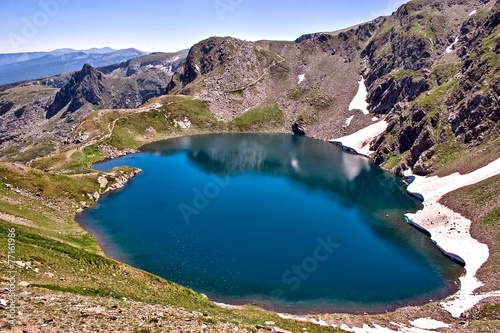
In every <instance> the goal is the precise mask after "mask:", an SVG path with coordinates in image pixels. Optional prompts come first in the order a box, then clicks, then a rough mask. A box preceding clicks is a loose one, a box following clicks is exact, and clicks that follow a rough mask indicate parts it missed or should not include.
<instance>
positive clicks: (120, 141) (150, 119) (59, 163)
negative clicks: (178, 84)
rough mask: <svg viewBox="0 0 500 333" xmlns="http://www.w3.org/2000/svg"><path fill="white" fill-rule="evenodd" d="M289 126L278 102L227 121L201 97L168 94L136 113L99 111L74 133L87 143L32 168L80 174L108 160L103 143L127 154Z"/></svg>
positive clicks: (55, 154) (69, 147) (63, 151)
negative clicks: (181, 139) (162, 143)
mask: <svg viewBox="0 0 500 333" xmlns="http://www.w3.org/2000/svg"><path fill="white" fill-rule="evenodd" d="M155 104H156V105H155ZM158 104H161V106H159V105H158ZM153 106H156V107H155V108H153ZM186 120H188V121H189V123H190V126H189V128H181V126H180V125H179V122H185V121H186ZM284 122H285V115H284V113H283V111H282V110H280V109H279V107H278V106H277V104H276V101H275V100H273V99H269V100H267V101H266V102H265V103H264V104H262V105H261V106H259V107H257V108H255V109H251V110H249V111H247V112H246V113H245V114H243V115H242V116H241V117H237V118H235V119H234V120H232V121H231V122H228V123H224V122H221V121H218V120H217V119H216V118H215V117H214V116H213V115H212V113H211V112H210V109H209V107H208V105H207V104H206V103H204V102H202V101H200V100H198V99H193V98H192V97H186V96H163V97H160V98H156V99H153V100H151V101H150V102H148V103H146V104H145V105H144V106H143V107H141V108H139V109H136V110H99V111H94V112H92V113H90V114H89V115H87V116H86V117H85V119H84V120H83V121H82V123H81V124H80V125H79V126H78V127H77V128H76V129H75V130H74V131H73V134H72V135H73V137H77V136H79V135H80V136H81V135H83V134H87V135H88V137H87V139H86V140H85V143H82V144H77V145H70V146H68V147H67V148H64V149H63V150H62V151H58V152H56V153H54V154H51V155H48V156H46V157H43V158H40V159H36V160H34V161H32V162H31V164H30V165H31V166H32V167H34V168H37V169H40V170H47V169H50V170H52V171H56V170H57V171H61V170H80V169H83V168H88V167H90V166H91V165H92V163H95V162H97V161H100V160H103V159H105V158H106V155H105V153H104V152H103V145H106V146H111V147H113V148H116V149H118V150H124V149H128V148H136V147H139V146H141V145H143V144H145V143H148V142H152V141H157V140H162V139H168V138H171V137H175V136H182V135H196V134H203V133H226V132H269V131H274V132H280V131H283V130H284ZM113 124H114V125H113Z"/></svg>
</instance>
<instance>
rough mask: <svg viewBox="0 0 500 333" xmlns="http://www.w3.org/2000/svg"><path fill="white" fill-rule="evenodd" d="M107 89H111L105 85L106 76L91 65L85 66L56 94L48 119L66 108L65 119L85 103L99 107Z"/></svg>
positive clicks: (48, 112) (49, 109)
mask: <svg viewBox="0 0 500 333" xmlns="http://www.w3.org/2000/svg"><path fill="white" fill-rule="evenodd" d="M107 88H109V87H108V85H107V84H106V83H105V80H104V74H102V73H101V72H99V71H98V70H97V69H95V68H94V67H92V66H91V65H89V64H85V65H83V68H82V69H81V70H80V71H77V72H76V73H75V74H73V76H72V77H71V79H70V80H69V82H68V83H67V84H66V85H65V86H64V87H62V88H61V90H60V91H59V92H58V93H57V94H56V96H55V98H54V102H53V103H52V104H51V105H50V106H49V108H48V110H47V115H46V117H47V118H52V117H53V116H55V115H56V114H57V113H59V111H61V110H62V109H63V108H65V107H66V106H67V109H66V110H65V112H64V113H63V115H62V117H63V118H64V117H66V116H67V115H69V114H71V113H73V112H75V111H77V110H78V109H80V108H81V107H82V106H83V105H85V103H91V104H94V105H97V104H99V103H100V102H101V101H102V97H101V95H102V93H103V92H104V91H106V90H107Z"/></svg>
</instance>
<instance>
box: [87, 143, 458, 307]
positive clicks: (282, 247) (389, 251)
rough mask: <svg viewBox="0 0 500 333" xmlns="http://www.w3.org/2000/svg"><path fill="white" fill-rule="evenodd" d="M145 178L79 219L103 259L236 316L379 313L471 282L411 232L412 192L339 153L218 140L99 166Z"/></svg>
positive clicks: (145, 151) (151, 149)
mask: <svg viewBox="0 0 500 333" xmlns="http://www.w3.org/2000/svg"><path fill="white" fill-rule="evenodd" d="M119 165H128V166H133V167H138V168H140V169H142V170H143V172H142V173H141V174H139V175H138V176H137V177H136V178H134V179H133V180H132V181H131V182H130V183H129V184H127V185H126V186H125V187H124V188H123V189H121V190H120V191H117V192H114V193H110V194H107V195H105V196H103V197H102V198H101V199H100V200H99V202H98V203H97V204H96V205H95V206H94V207H92V208H90V209H88V210H86V211H85V212H83V213H81V214H80V215H79V216H78V217H77V220H78V222H79V223H80V225H81V226H82V227H83V228H85V229H86V230H88V231H89V232H91V233H93V234H94V235H96V237H97V239H98V241H99V243H100V245H101V246H102V247H103V249H104V251H105V252H106V254H107V255H108V256H110V257H112V258H115V259H118V260H120V261H123V262H126V263H128V264H130V265H132V266H135V267H138V268H141V269H144V270H146V271H148V272H151V273H154V274H156V275H159V276H161V277H164V278H166V279H168V280H171V281H174V282H177V283H179V284H181V285H183V286H186V287H189V288H192V289H193V290H195V291H197V292H202V293H205V294H207V295H208V296H209V297H210V298H211V299H212V300H216V301H221V302H225V303H230V304H256V305H259V306H262V307H264V308H267V309H270V310H274V311H279V312H289V313H317V312H333V311H341V312H353V313H358V312H380V311H384V310H390V309H393V308H395V307H399V306H404V305H407V304H418V303H424V302H427V301H429V300H430V299H434V300H436V299H440V298H443V297H445V296H447V295H449V294H451V293H453V292H454V291H456V290H457V289H458V285H457V278H458V277H459V276H460V275H461V274H462V272H463V268H462V267H461V266H459V265H457V264H455V263H453V262H451V261H450V260H448V259H446V258H445V257H444V256H443V255H442V254H441V252H439V250H438V249H437V248H436V247H435V246H434V244H432V242H431V241H430V239H429V237H428V236H426V235H425V234H423V233H421V232H420V231H418V230H416V229H415V228H413V227H412V226H410V225H408V224H407V223H406V222H405V219H404V214H405V213H407V212H415V211H416V210H418V209H419V208H420V207H421V203H420V202H418V201H417V200H415V199H414V198H412V197H410V196H408V195H407V194H406V184H405V183H404V182H403V180H401V179H399V178H397V177H395V176H393V175H392V174H390V173H388V172H386V171H384V170H382V169H380V168H378V167H376V166H374V165H373V164H372V163H370V162H369V160H368V159H366V158H364V157H361V156H356V155H352V154H349V153H346V152H343V151H342V150H341V149H340V148H338V147H337V146H335V145H332V144H330V143H328V142H323V141H319V140H314V139H311V138H306V137H298V136H290V135H278V134H211V135H200V136H193V137H182V138H175V139H170V140H166V141H162V142H157V143H153V144H150V145H147V146H144V147H143V148H141V153H139V154H133V155H128V156H125V157H122V158H119V159H115V160H112V161H109V162H105V163H101V164H98V165H95V166H94V168H95V169H98V170H109V169H111V168H113V167H115V166H119Z"/></svg>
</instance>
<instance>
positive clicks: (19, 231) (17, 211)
mask: <svg viewBox="0 0 500 333" xmlns="http://www.w3.org/2000/svg"><path fill="white" fill-rule="evenodd" d="M167 99H168V101H163V102H164V105H163V106H162V107H159V108H157V109H150V110H148V109H146V110H145V111H144V112H137V113H126V112H125V113H122V112H119V111H110V112H104V111H102V110H101V111H96V112H93V113H92V114H91V115H89V116H88V117H87V123H85V121H84V122H83V123H82V124H81V125H80V126H79V127H78V128H77V131H79V132H85V131H86V130H89V131H90V130H96V129H97V131H96V132H97V133H100V134H99V135H95V134H96V133H92V134H93V135H95V137H92V138H91V139H95V140H94V143H93V144H90V145H87V146H86V145H84V144H80V145H79V146H78V147H76V148H77V149H75V148H74V147H73V148H72V149H68V150H66V151H62V152H59V153H56V154H52V155H50V156H48V157H46V158H42V159H38V160H35V161H33V162H32V165H33V166H36V167H37V168H39V169H45V168H51V167H54V166H57V168H56V169H57V170H65V169H66V170H73V169H78V168H82V167H87V166H89V165H90V164H91V163H92V162H94V161H96V160H100V159H103V158H104V157H105V156H104V155H103V154H102V151H101V149H100V145H101V144H103V143H106V144H109V145H111V146H114V147H116V148H118V149H124V148H129V147H136V146H139V145H141V144H143V143H146V142H149V141H152V140H158V139H163V138H168V137H171V136H174V135H186V134H197V133H203V132H207V131H232V130H234V131H246V130H257V129H258V128H260V126H261V125H262V123H263V122H266V123H270V124H272V125H271V126H269V127H268V128H279V126H280V125H281V124H282V123H283V112H282V111H281V110H279V109H278V108H277V106H276V104H275V102H274V101H269V102H268V103H266V104H265V105H263V106H262V107H260V108H257V109H254V110H250V111H249V112H248V113H247V114H246V115H243V116H242V117H241V118H239V119H238V120H236V121H235V122H234V123H233V124H230V125H228V124H224V123H221V122H218V121H217V120H216V119H215V118H214V117H213V116H212V115H211V114H210V112H209V110H208V107H207V106H206V105H205V104H204V103H203V102H201V101H199V100H194V99H192V98H189V97H188V98H185V97H167ZM150 104H151V103H150ZM99 112H100V115H101V116H100V117H98V116H97V113H99ZM185 117H187V118H188V119H189V120H190V121H191V124H192V125H191V127H190V128H189V129H181V128H179V127H176V126H175V124H174V121H173V119H176V120H184V119H185ZM96 120H98V121H96ZM115 120H116V125H115V127H114V128H113V130H112V132H111V133H107V134H109V136H108V137H107V138H104V139H102V138H103V137H106V135H103V132H106V130H109V127H108V126H107V124H109V123H110V122H113V121H115ZM151 129H153V130H151ZM99 139H102V140H99ZM91 141H92V140H91ZM39 169H35V168H31V167H26V166H23V165H18V164H12V163H7V162H5V163H1V164H0V179H2V185H3V186H0V214H2V215H0V234H1V237H0V247H1V248H6V247H7V229H9V228H12V227H14V228H16V253H17V256H18V257H17V258H16V260H21V261H23V262H31V267H32V268H33V269H34V268H37V269H38V272H35V271H34V270H33V269H20V270H19V271H20V277H19V278H20V280H23V281H28V282H29V283H30V284H31V285H32V286H33V287H39V288H45V289H50V290H54V291H63V292H70V293H75V294H80V295H85V296H95V297H111V298H115V299H121V298H122V297H126V298H127V299H130V300H135V301H140V302H146V303H149V304H161V305H169V306H174V307H183V308H185V309H188V310H197V311H202V312H203V313H206V314H208V315H209V316H210V317H212V318H213V320H214V321H215V322H218V321H221V322H228V323H229V322H236V323H237V324H238V325H239V326H240V327H243V328H247V329H248V330H256V329H257V328H259V325H262V324H263V323H264V322H265V321H274V322H275V323H276V325H277V326H279V327H281V328H284V329H288V330H292V331H301V330H302V328H304V327H305V328H307V330H308V331H309V332H326V331H333V329H326V328H322V327H320V326H318V325H313V324H305V323H297V322H294V321H289V320H283V319H281V318H279V317H278V316H276V315H275V314H272V313H269V312H266V311H263V310H260V309H256V308H253V307H247V308H246V309H245V310H229V309H222V308H220V307H217V306H215V305H214V304H213V303H211V302H210V301H208V300H206V299H205V298H203V297H202V296H200V295H198V294H196V293H194V292H192V291H191V290H189V289H186V288H184V287H181V286H179V285H177V284H175V283H172V282H169V281H166V280H164V279H161V278H159V277H156V276H154V275H152V274H149V273H146V272H144V271H141V270H138V269H135V268H132V267H130V266H128V265H125V264H122V263H119V262H116V261H114V260H111V259H108V258H106V257H105V256H104V255H103V253H102V251H101V250H100V248H99V246H98V245H97V242H96V240H95V238H94V237H93V236H92V235H90V234H89V233H87V232H85V231H83V230H82V229H81V228H80V227H79V226H78V224H77V223H76V222H75V220H74V216H75V214H76V212H77V209H78V208H80V207H83V206H88V205H91V204H92V203H93V202H94V201H95V199H93V198H90V196H89V194H92V193H95V192H99V193H101V192H102V191H103V190H104V188H103V189H101V188H100V187H99V184H98V182H97V179H98V177H99V176H100V175H103V174H105V173H102V172H97V171H93V170H89V171H82V172H77V173H72V174H60V175H56V174H53V173H49V172H44V171H41V170H39ZM131 170H132V169H131V168H127V167H122V168H118V169H116V170H113V171H114V172H115V173H117V174H119V173H120V171H123V172H124V173H129V172H131ZM108 174H109V173H108ZM106 178H108V179H109V180H110V184H112V183H113V178H112V177H109V176H108V177H106ZM7 184H8V185H7ZM0 259H1V260H6V259H7V258H6V253H5V252H2V253H1V254H0ZM52 274H54V275H52ZM181 320H183V319H181Z"/></svg>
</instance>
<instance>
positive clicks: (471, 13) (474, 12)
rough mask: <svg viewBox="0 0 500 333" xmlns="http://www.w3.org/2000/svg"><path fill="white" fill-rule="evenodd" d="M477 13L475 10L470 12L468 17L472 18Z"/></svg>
mask: <svg viewBox="0 0 500 333" xmlns="http://www.w3.org/2000/svg"><path fill="white" fill-rule="evenodd" d="M476 13H477V9H474V10H473V11H472V12H470V14H469V16H472V15H474V14H476Z"/></svg>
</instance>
